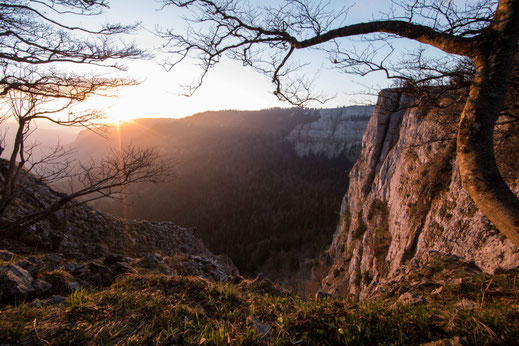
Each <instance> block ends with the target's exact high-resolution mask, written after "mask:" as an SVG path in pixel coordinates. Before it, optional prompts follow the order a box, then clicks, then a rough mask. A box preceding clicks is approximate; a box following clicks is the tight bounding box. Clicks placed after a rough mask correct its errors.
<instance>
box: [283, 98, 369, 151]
mask: <svg viewBox="0 0 519 346" xmlns="http://www.w3.org/2000/svg"><path fill="white" fill-rule="evenodd" d="M373 108H374V107H373V106H351V107H342V108H331V109H320V110H319V109H317V110H311V111H309V115H310V116H311V117H312V118H313V119H315V120H314V121H311V122H306V123H302V124H298V125H297V126H296V127H295V128H294V129H293V130H292V132H290V134H289V136H288V137H287V139H288V140H289V141H290V142H291V143H292V144H293V146H294V149H295V151H296V152H297V153H298V155H299V156H307V155H310V154H314V155H323V156H327V157H328V158H335V157H338V156H340V155H341V154H342V155H345V157H346V158H348V159H349V160H351V161H354V160H355V159H356V158H357V156H358V154H359V152H360V143H361V141H362V134H363V133H364V131H365V129H366V126H367V124H368V120H369V116H370V114H371V113H372V112H373Z"/></svg>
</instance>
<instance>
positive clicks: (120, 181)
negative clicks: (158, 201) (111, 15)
mask: <svg viewBox="0 0 519 346" xmlns="http://www.w3.org/2000/svg"><path fill="white" fill-rule="evenodd" d="M107 6H108V4H107V1H105V0H38V1H28V0H5V1H2V2H1V3H0V70H1V71H2V74H1V75H0V112H1V114H0V123H1V122H3V121H6V120H7V119H9V118H11V119H14V120H15V121H16V123H17V125H18V126H17V130H16V134H15V136H14V143H13V149H12V151H11V152H10V153H9V157H8V161H7V162H1V164H0V166H1V176H2V178H3V179H2V186H1V187H0V192H1V196H0V217H4V216H5V213H6V210H8V208H9V207H10V206H11V204H12V202H13V201H14V200H15V198H16V197H17V196H18V195H19V193H20V192H21V190H23V189H25V188H28V187H29V186H28V185H30V184H33V183H34V182H35V181H45V182H47V183H55V182H57V181H60V180H63V179H66V178H68V179H72V180H74V182H75V183H74V184H73V185H74V186H73V187H74V189H73V190H71V191H70V194H69V195H62V196H61V197H60V198H58V199H57V200H55V201H54V202H53V203H52V205H50V206H47V207H46V208H43V209H42V210H40V211H38V212H36V213H34V214H31V215H22V216H21V217H20V218H18V219H15V220H13V219H3V220H2V223H1V225H0V228H2V229H9V230H10V231H11V232H13V231H16V230H17V229H19V228H20V227H26V226H28V225H30V224H32V223H35V222H37V221H39V220H41V219H42V218H44V217H47V216H49V215H50V214H51V213H53V212H55V211H57V210H59V209H61V208H64V207H67V206H70V205H71V204H70V203H69V202H71V201H72V200H73V199H74V198H77V197H84V199H83V201H82V203H85V202H86V201H89V200H93V199H97V198H101V197H115V198H117V197H118V196H119V195H120V193H121V191H122V188H123V187H124V186H125V185H127V184H129V183H132V182H153V181H156V180H160V179H162V178H164V177H165V175H167V173H168V169H169V167H170V162H169V161H162V159H163V158H162V157H161V156H160V155H159V153H158V151H157V150H156V149H152V148H150V149H139V148H135V147H128V148H119V149H120V150H118V151H117V152H114V153H113V155H111V156H109V157H107V158H106V159H105V160H103V161H102V162H100V163H98V164H94V163H88V164H86V163H79V162H76V161H74V160H71V159H70V158H69V156H68V155H67V151H66V150H65V149H64V148H63V147H62V146H60V145H58V146H57V147H56V148H54V149H53V150H52V151H50V152H49V153H47V154H45V155H43V156H42V157H39V158H35V156H34V155H33V154H34V149H35V146H34V145H31V144H29V143H28V142H27V140H28V137H29V135H30V134H31V133H32V132H33V131H34V121H50V122H53V123H55V124H58V125H62V126H81V127H84V128H88V129H93V130H96V129H98V127H97V125H98V124H97V122H98V121H99V120H100V119H102V118H103V117H104V114H103V112H102V111H100V110H87V111H84V110H83V111H78V110H75V109H73V108H72V107H73V106H74V105H76V104H78V103H81V102H83V101H84V100H86V99H87V98H88V97H91V96H93V95H102V96H110V95H113V93H114V91H115V90H117V88H119V87H123V86H131V85H135V84H137V82H136V81H134V80H130V79H125V78H110V77H106V74H105V76H93V75H80V74H76V73H73V72H66V71H72V69H71V68H70V64H77V65H95V66H101V67H106V68H110V69H118V70H122V69H124V66H123V65H120V64H119V63H118V62H119V61H120V60H121V59H136V58H144V57H146V53H145V52H144V51H142V50H140V49H138V48H136V47H135V46H134V45H133V44H126V43H123V42H122V41H121V40H120V35H121V34H126V33H130V32H132V31H133V30H134V29H135V28H136V27H137V25H136V24H132V25H121V24H118V23H109V24H105V25H104V26H102V27H100V28H98V29H89V28H87V27H83V26H74V25H70V24H66V23H67V22H70V19H71V18H74V19H76V20H77V18H79V17H85V16H95V15H99V14H101V13H102V11H103V10H104V9H105V8H107ZM67 18H68V21H67ZM67 65H68V68H66V67H65V66H67ZM2 151H4V150H3V149H2ZM29 173H34V174H35V175H33V176H30V175H29ZM71 186H72V185H71ZM18 216H20V215H18ZM7 233H8V232H4V233H3V235H4V236H5V235H7Z"/></svg>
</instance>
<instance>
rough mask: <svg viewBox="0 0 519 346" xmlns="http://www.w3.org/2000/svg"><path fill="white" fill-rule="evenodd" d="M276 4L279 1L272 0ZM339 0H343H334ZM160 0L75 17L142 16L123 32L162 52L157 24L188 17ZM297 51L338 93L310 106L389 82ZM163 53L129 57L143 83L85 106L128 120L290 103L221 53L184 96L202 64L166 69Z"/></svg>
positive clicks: (345, 99)
mask: <svg viewBox="0 0 519 346" xmlns="http://www.w3.org/2000/svg"><path fill="white" fill-rule="evenodd" d="M269 2H270V3H272V4H276V3H277V2H278V1H274V0H271V1H269ZM335 3H343V2H338V1H335ZM262 4H265V1H262ZM384 4H388V1H387V0H371V1H369V2H367V1H363V2H360V3H358V4H356V7H355V8H354V10H352V11H351V13H354V15H352V16H351V20H354V21H359V20H366V19H369V18H370V17H371V15H372V11H373V9H374V8H377V9H382V8H383V5H384ZM159 8H160V4H159V3H157V2H155V1H153V0H145V1H144V0H111V1H110V9H109V10H107V11H106V12H105V13H104V14H103V15H102V16H98V17H82V18H74V19H73V20H74V21H77V22H75V24H80V25H83V26H86V27H89V28H93V27H94V28H95V27H96V26H97V25H99V24H100V23H103V22H106V21H111V22H122V23H135V22H141V23H142V27H143V28H142V29H141V30H139V31H138V32H137V33H136V34H134V35H128V36H126V37H124V39H125V40H127V41H133V42H135V43H136V44H138V45H139V46H140V47H143V48H146V49H149V50H150V51H152V52H155V53H158V52H159V48H160V47H161V45H162V43H163V41H161V40H160V39H159V38H158V37H156V36H155V35H154V34H153V32H154V31H155V30H156V28H157V27H162V28H171V27H173V28H175V29H176V30H178V31H179V32H182V31H183V30H184V27H185V22H184V21H183V20H182V19H181V18H180V15H181V14H182V13H181V12H179V10H178V9H176V8H173V7H169V8H166V9H164V10H161V11H159V10H158V9H159ZM298 54H299V55H300V56H301V57H302V59H303V60H304V61H308V62H309V63H310V65H309V67H308V73H309V74H310V75H312V76H313V75H314V74H315V73H318V75H319V78H318V80H317V82H316V84H315V86H316V89H317V90H319V91H321V92H323V93H325V94H326V95H329V96H335V97H334V98H333V99H332V100H330V101H328V102H327V103H325V104H324V105H321V104H319V103H310V104H308V106H309V107H326V108H328V107H337V106H347V105H352V104H357V103H366V102H368V103H370V102H371V103H372V102H374V101H375V98H374V97H373V96H365V95H360V94H359V93H360V92H362V90H365V87H364V86H366V85H368V86H372V85H378V86H377V87H383V86H386V85H387V82H386V81H385V80H384V79H383V78H381V76H380V75H376V74H373V75H369V76H367V77H360V76H352V75H345V74H342V73H340V72H338V71H337V70H333V69H329V68H327V67H326V66H324V64H325V60H326V56H325V55H323V54H321V53H318V52H315V51H310V50H309V51H301V52H298ZM161 59H162V57H161V56H160V54H159V55H157V56H156V57H155V59H153V60H149V61H127V62H125V63H124V64H125V65H126V66H127V74H128V75H129V76H131V77H133V78H136V79H138V80H139V81H141V82H142V83H141V84H140V85H138V86H133V87H128V88H124V89H122V90H120V92H119V94H118V98H104V99H97V98H96V99H93V100H90V101H89V102H87V103H86V104H85V107H93V108H103V109H106V114H107V116H108V118H109V119H110V120H126V119H131V118H137V117H172V118H179V117H184V116H188V115H191V114H194V113H197V112H202V111H206V110H223V109H243V110H257V109H264V108H271V107H290V106H291V105H290V104H288V103H287V102H281V101H279V100H278V99H277V98H276V97H275V96H274V95H273V90H274V89H273V86H272V84H271V83H270V80H269V78H268V77H266V76H264V75H261V74H259V73H257V72H255V71H254V70H252V69H251V68H247V67H243V66H242V65H241V63H240V62H237V61H232V60H229V59H225V58H224V59H222V62H221V63H219V64H218V65H217V66H216V67H214V68H212V69H211V71H210V72H209V74H208V75H207V77H206V79H205V82H204V84H203V85H202V87H201V88H200V89H199V90H198V91H197V92H196V93H195V94H194V95H193V96H191V97H185V96H181V95H180V94H181V93H182V92H183V89H182V88H181V85H185V84H189V83H190V82H191V81H193V80H194V79H196V78H197V76H198V72H199V70H197V69H196V67H195V66H194V61H185V62H184V63H182V64H181V65H179V66H177V67H175V68H173V69H172V70H171V71H169V72H167V71H166V70H165V69H164V68H163V67H162V66H161V65H160V63H159V62H160V61H161Z"/></svg>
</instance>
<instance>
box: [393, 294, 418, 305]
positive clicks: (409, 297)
mask: <svg viewBox="0 0 519 346" xmlns="http://www.w3.org/2000/svg"><path fill="white" fill-rule="evenodd" d="M423 302H425V299H424V297H422V296H421V295H418V294H413V293H410V292H407V293H404V294H402V295H401V296H400V297H398V300H397V301H396V304H399V305H415V304H419V303H423Z"/></svg>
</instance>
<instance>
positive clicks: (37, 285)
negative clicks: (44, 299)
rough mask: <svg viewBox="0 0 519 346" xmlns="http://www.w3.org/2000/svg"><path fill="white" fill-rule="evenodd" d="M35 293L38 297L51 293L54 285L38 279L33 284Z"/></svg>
mask: <svg viewBox="0 0 519 346" xmlns="http://www.w3.org/2000/svg"><path fill="white" fill-rule="evenodd" d="M32 287H33V288H34V293H35V294H36V295H42V294H45V293H47V292H49V291H50V290H51V289H52V285H51V284H50V283H48V282H47V281H45V280H41V279H36V280H34V281H33V282H32Z"/></svg>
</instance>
